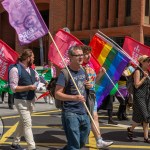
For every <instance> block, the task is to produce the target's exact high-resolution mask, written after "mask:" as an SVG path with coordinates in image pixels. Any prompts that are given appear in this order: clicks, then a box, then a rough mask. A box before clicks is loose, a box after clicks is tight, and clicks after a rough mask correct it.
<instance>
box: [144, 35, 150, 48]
mask: <svg viewBox="0 0 150 150" xmlns="http://www.w3.org/2000/svg"><path fill="white" fill-rule="evenodd" d="M144 44H145V45H147V46H150V36H149V37H148V36H145V37H144Z"/></svg>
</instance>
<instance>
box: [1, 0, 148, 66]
mask: <svg viewBox="0 0 150 150" xmlns="http://www.w3.org/2000/svg"><path fill="white" fill-rule="evenodd" d="M35 3H36V5H37V7H38V9H39V10H40V13H41V14H42V16H43V19H44V21H45V22H46V24H47V26H48V27H49V30H50V32H51V33H52V35H54V34H55V33H56V32H57V30H58V29H59V28H63V27H68V28H69V29H70V31H71V33H72V34H73V35H75V36H76V37H77V38H78V39H80V40H81V41H82V42H84V43H86V44H87V43H88V42H89V41H90V39H91V38H92V36H93V35H94V34H95V33H96V32H97V30H100V31H102V32H103V33H104V34H106V35H107V36H109V37H111V38H112V39H114V40H115V41H116V42H117V43H118V44H120V45H121V46H122V43H123V41H124V37H125V36H126V35H128V36H131V37H132V38H134V39H135V40H137V41H140V42H141V43H145V44H146V45H149V46H150V0H35ZM0 39H2V40H3V41H5V42H6V43H7V44H8V45H10V46H11V47H12V48H13V49H15V50H16V51H18V52H21V50H22V49H23V48H24V47H30V48H33V49H35V50H36V65H39V60H38V58H40V57H39V55H40V54H39V40H36V41H35V42H32V43H31V44H29V45H26V46H23V47H21V46H20V45H19V43H18V39H17V35H16V32H15V30H14V29H13V28H12V27H11V26H10V24H9V21H8V14H7V13H6V11H4V9H3V7H2V5H1V4H0ZM42 41H43V48H44V59H45V61H47V52H48V46H49V43H50V38H49V37H48V36H44V37H43V38H42Z"/></svg>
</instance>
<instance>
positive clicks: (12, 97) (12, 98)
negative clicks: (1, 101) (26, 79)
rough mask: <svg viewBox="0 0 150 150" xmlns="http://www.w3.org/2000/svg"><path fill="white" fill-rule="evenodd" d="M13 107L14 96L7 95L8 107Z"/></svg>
mask: <svg viewBox="0 0 150 150" xmlns="http://www.w3.org/2000/svg"><path fill="white" fill-rule="evenodd" d="M13 105H14V94H8V106H13Z"/></svg>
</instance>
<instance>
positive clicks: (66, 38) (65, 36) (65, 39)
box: [48, 29, 83, 68]
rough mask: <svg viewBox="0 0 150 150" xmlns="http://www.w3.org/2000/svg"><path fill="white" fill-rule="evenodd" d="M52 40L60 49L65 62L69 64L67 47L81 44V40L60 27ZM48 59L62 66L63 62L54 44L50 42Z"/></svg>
mask: <svg viewBox="0 0 150 150" xmlns="http://www.w3.org/2000/svg"><path fill="white" fill-rule="evenodd" d="M54 41H55V43H56V45H57V47H58V49H59V50H60V52H61V54H62V56H63V58H64V61H65V63H66V64H67V65H68V64H69V61H70V60H69V58H68V49H69V48H70V47H72V46H75V45H83V43H82V42H81V41H79V40H78V39H77V38H76V37H74V36H73V35H71V34H69V33H68V32H66V31H64V30H62V29H60V30H59V31H58V32H57V33H56V34H55V37H54ZM48 59H49V60H50V61H52V62H53V63H54V64H55V65H57V66H58V67H59V68H64V63H63V61H62V59H61V57H60V55H59V53H58V51H57V49H56V47H55V45H54V43H53V42H52V43H51V45H50V47H49V53H48Z"/></svg>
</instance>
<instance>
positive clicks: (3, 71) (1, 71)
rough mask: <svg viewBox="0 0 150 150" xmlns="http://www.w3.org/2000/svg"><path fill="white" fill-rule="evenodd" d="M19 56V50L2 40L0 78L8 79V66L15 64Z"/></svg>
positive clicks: (0, 43)
mask: <svg viewBox="0 0 150 150" xmlns="http://www.w3.org/2000/svg"><path fill="white" fill-rule="evenodd" d="M18 57H19V54H18V53H17V52H15V51H14V50H13V49H11V48H10V47H9V46H8V45H7V44H6V43H4V42H3V41H2V40H0V78H1V79H2V80H5V81H7V80H8V67H9V65H10V64H15V63H16V61H17V59H18Z"/></svg>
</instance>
